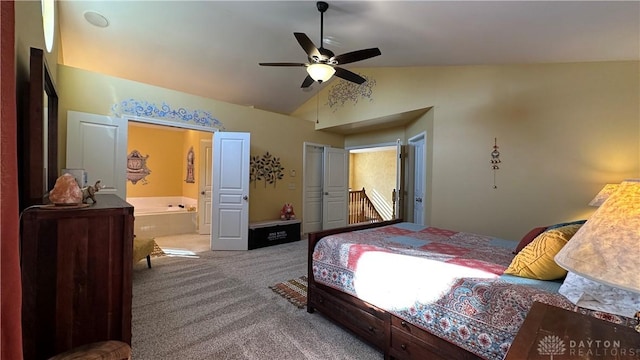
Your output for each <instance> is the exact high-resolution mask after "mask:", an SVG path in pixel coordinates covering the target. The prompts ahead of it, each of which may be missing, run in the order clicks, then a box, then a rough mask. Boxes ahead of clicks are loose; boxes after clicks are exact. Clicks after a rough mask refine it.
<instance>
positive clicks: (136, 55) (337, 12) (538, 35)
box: [57, 1, 640, 114]
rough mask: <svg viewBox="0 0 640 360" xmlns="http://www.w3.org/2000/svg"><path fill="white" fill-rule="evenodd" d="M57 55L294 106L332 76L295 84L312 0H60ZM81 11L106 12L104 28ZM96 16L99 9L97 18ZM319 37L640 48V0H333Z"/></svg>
mask: <svg viewBox="0 0 640 360" xmlns="http://www.w3.org/2000/svg"><path fill="white" fill-rule="evenodd" d="M57 4H58V11H59V19H60V32H61V40H62V42H61V43H62V54H63V63H64V64H65V65H68V66H72V67H78V68H82V69H87V70H90V71H95V72H100V73H104V74H108V75H112V76H116V77H121V78H125V79H130V80H134V81H139V82H143V83H147V84H152V85H157V86H161V87H164V88H169V89H174V90H178V91H181V92H185V93H189V94H194V95H199V96H203V97H207V98H213V99H217V100H222V101H225V102H229V103H234V104H238V105H246V106H253V107H255V108H259V109H264V110H268V111H273V112H278V113H284V114H289V113H291V112H292V111H294V110H295V109H296V108H297V107H299V106H300V105H301V104H303V103H304V102H305V101H307V100H308V99H310V98H311V97H312V96H314V94H315V92H316V90H317V89H318V87H323V86H326V84H327V83H328V84H330V83H331V82H334V81H344V80H341V79H338V78H336V77H335V76H334V78H333V79H332V80H330V81H329V82H327V83H325V84H322V85H319V84H317V83H315V84H313V85H312V86H311V87H310V88H308V89H301V87H300V85H301V83H302V81H303V79H304V78H305V76H306V71H305V68H304V67H262V66H259V65H258V63H259V62H306V61H307V56H306V54H305V52H304V50H303V49H302V48H301V46H300V45H299V44H298V42H297V41H296V39H295V37H294V36H293V33H294V32H302V33H305V34H307V35H308V37H309V38H310V39H311V40H312V41H313V42H314V43H315V45H316V46H317V47H319V46H320V13H319V12H318V10H317V9H316V3H315V1H58V2H57ZM87 12H89V13H88V14H89V15H87V16H89V17H91V16H92V15H93V16H94V18H95V14H93V13H91V12H95V13H97V14H100V15H102V16H104V18H105V19H106V21H107V22H108V26H106V27H98V26H95V25H92V24H90V23H89V22H88V21H87V20H86V18H85V14H86V13H87ZM98 20H99V21H101V20H102V19H101V18H98ZM323 45H324V47H326V48H328V49H330V50H332V51H333V52H334V53H335V54H341V53H346V52H350V51H354V50H359V49H363V48H371V47H378V48H379V49H380V51H381V52H382V55H381V56H377V57H375V58H371V59H368V60H364V61H361V62H357V63H353V64H348V65H345V68H347V69H349V70H352V71H354V72H356V73H357V72H358V71H359V70H360V71H362V70H365V71H366V68H367V67H406V66H439V65H481V64H513V63H541V62H574V61H602V60H639V59H640V2H637V1H626V2H625V1H620V2H611V1H602V2H599V1H584V2H582V1H495V2H484V1H470V2H467V1H329V9H328V10H327V12H326V13H325V14H324V42H323Z"/></svg>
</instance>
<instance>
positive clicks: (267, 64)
mask: <svg viewBox="0 0 640 360" xmlns="http://www.w3.org/2000/svg"><path fill="white" fill-rule="evenodd" d="M259 65H260V66H307V64H305V63H286V62H277V63H259Z"/></svg>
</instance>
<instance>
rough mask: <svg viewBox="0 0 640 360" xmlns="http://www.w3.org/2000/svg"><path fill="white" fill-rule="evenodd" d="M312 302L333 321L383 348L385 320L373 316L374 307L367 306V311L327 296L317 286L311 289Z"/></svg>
mask: <svg viewBox="0 0 640 360" xmlns="http://www.w3.org/2000/svg"><path fill="white" fill-rule="evenodd" d="M313 303H314V306H315V308H316V309H317V310H319V311H320V312H322V313H323V314H324V315H326V316H327V317H329V318H331V319H332V320H333V321H335V322H337V323H339V324H341V325H343V326H344V327H346V328H348V329H349V330H351V331H353V332H354V333H355V334H357V335H358V336H360V337H362V338H363V339H365V340H366V341H368V342H370V343H371V344H372V345H373V346H375V347H377V348H379V349H381V350H384V347H385V326H384V325H385V321H384V319H381V318H379V317H377V316H375V314H376V309H375V308H373V307H371V308H368V309H370V310H371V313H369V312H367V311H365V310H362V309H360V308H358V307H356V306H355V305H354V304H350V303H349V302H347V301H343V300H340V299H337V298H335V297H332V296H328V295H327V294H326V293H325V292H324V291H322V290H320V289H318V288H316V289H315V290H314V291H313Z"/></svg>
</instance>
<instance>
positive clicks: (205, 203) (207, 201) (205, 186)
mask: <svg viewBox="0 0 640 360" xmlns="http://www.w3.org/2000/svg"><path fill="white" fill-rule="evenodd" d="M214 136H215V135H214ZM212 143H213V140H204V139H202V140H200V157H201V158H202V160H200V165H199V166H198V171H199V175H198V185H199V186H200V195H199V199H198V234H200V235H209V234H211V209H212V208H213V207H212V204H211V176H212V175H213V145H212Z"/></svg>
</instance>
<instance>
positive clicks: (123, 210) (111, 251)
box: [20, 194, 134, 360]
mask: <svg viewBox="0 0 640 360" xmlns="http://www.w3.org/2000/svg"><path fill="white" fill-rule="evenodd" d="M96 199H97V203H96V204H91V200H89V203H90V204H91V206H89V207H86V208H78V209H47V208H31V209H27V210H26V211H24V212H23V214H22V216H21V220H20V226H21V235H20V238H21V254H20V258H21V267H22V317H23V320H22V325H23V347H24V359H25V360H33V359H38V360H39V359H46V358H49V357H50V356H52V355H55V354H58V353H61V352H63V351H66V350H69V349H71V348H73V347H76V346H79V345H82V344H86V343H90V342H95V341H102V340H120V341H123V342H126V343H128V344H131V292H132V288H131V286H132V285H131V271H132V266H133V265H132V251H133V220H134V218H133V206H131V205H129V204H128V203H126V202H125V201H124V200H122V199H120V198H119V197H117V196H116V195H112V194H104V195H100V194H97V195H96Z"/></svg>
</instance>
